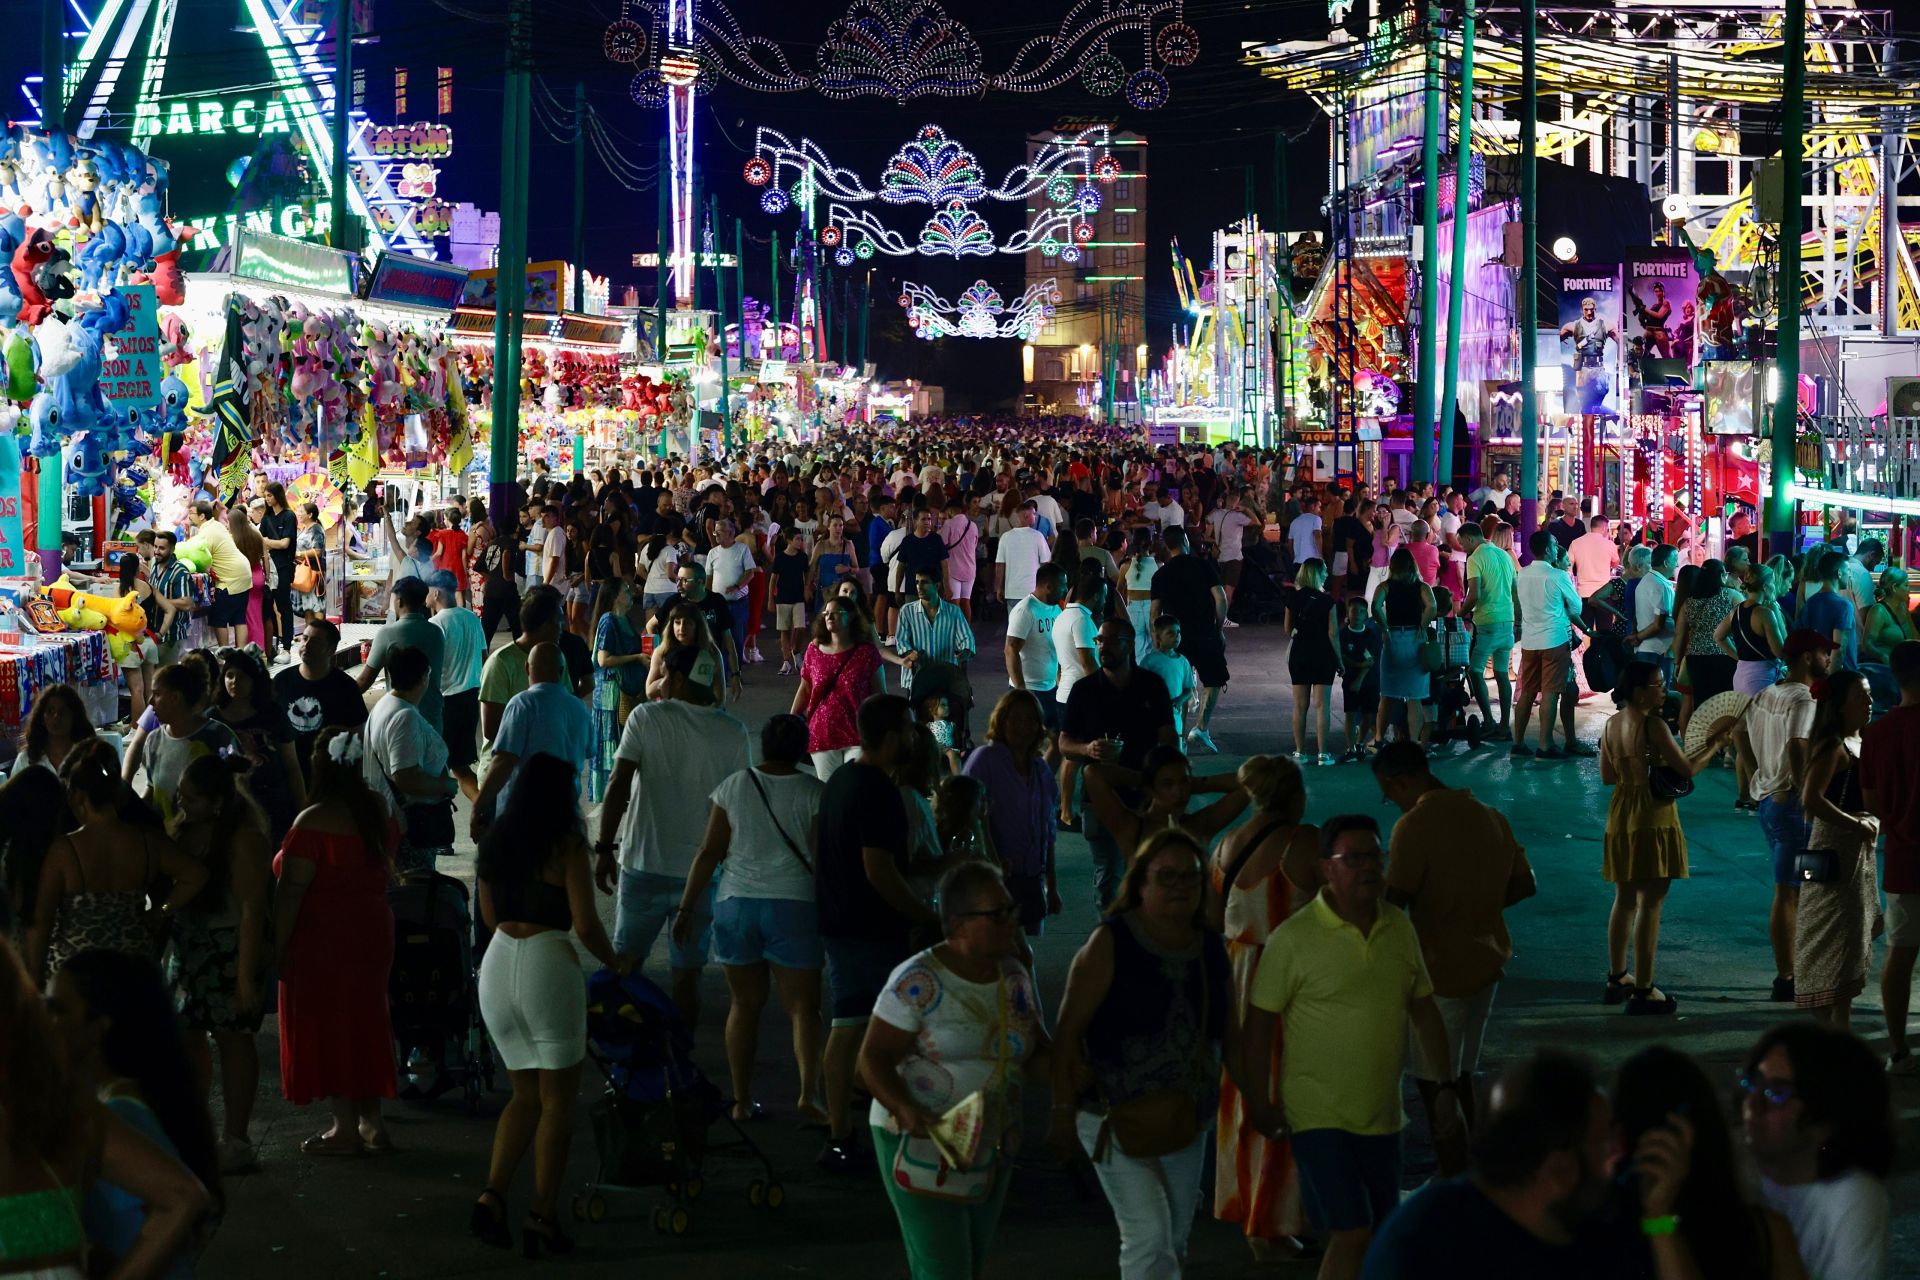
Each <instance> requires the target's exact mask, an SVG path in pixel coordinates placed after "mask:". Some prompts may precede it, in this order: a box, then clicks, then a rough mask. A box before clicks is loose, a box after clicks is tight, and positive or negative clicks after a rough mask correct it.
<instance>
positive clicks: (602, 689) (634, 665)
mask: <svg viewBox="0 0 1920 1280" xmlns="http://www.w3.org/2000/svg"><path fill="white" fill-rule="evenodd" d="M633 592H634V587H633V583H632V582H630V581H628V580H627V579H625V578H609V579H607V580H606V581H605V582H603V583H601V584H600V597H599V600H598V601H597V602H596V603H597V606H598V608H599V617H598V619H597V620H596V621H595V622H594V627H593V750H592V752H591V753H590V754H589V755H588V756H587V788H588V793H589V794H590V795H591V796H592V798H593V800H594V802H595V803H596V804H597V803H599V801H600V798H601V797H602V796H604V795H605V794H606V791H607V780H608V779H609V778H611V777H613V753H614V749H615V748H617V747H618V746H619V745H620V732H621V730H622V729H623V728H624V727H625V726H626V723H627V716H628V715H630V714H631V713H632V711H633V709H634V708H635V707H637V706H639V705H640V704H641V703H642V702H644V701H645V700H646V694H647V656H648V655H646V654H644V653H642V652H640V633H639V632H638V631H637V630H635V629H634V625H633V619H632V617H631V616H630V615H631V614H632V613H633V604H634V597H633Z"/></svg>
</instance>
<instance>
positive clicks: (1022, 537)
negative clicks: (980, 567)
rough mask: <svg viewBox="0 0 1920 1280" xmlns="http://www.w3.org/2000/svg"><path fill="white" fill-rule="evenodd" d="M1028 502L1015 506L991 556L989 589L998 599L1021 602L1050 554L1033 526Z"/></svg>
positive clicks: (1030, 590) (1031, 512) (1048, 548)
mask: <svg viewBox="0 0 1920 1280" xmlns="http://www.w3.org/2000/svg"><path fill="white" fill-rule="evenodd" d="M1034 514H1035V513H1034V506H1033V504H1032V503H1031V502H1029V503H1026V504H1025V505H1023V506H1020V507H1016V508H1015V509H1014V512H1013V527H1012V528H1010V529H1008V530H1007V531H1006V532H1005V533H1003V534H1001V535H1000V545H999V547H998V549H997V550H996V551H995V552H994V554H993V589H994V592H995V594H997V595H998V596H999V597H1000V598H1001V599H1002V600H1021V599H1024V598H1025V597H1027V596H1029V595H1032V594H1033V579H1034V575H1035V574H1036V573H1037V572H1039V569H1040V566H1041V565H1043V564H1045V563H1046V562H1047V560H1048V559H1049V558H1050V557H1051V556H1052V555H1053V551H1052V549H1051V548H1050V547H1048V546H1047V540H1046V538H1045V537H1044V536H1042V535H1041V533H1040V531H1039V530H1038V529H1036V528H1034V527H1033V517H1034Z"/></svg>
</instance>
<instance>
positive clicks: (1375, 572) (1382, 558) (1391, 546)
mask: <svg viewBox="0 0 1920 1280" xmlns="http://www.w3.org/2000/svg"><path fill="white" fill-rule="evenodd" d="M1385 511H1386V508H1385V507H1381V508H1379V509H1378V510H1377V511H1375V512H1374V517H1373V559H1372V560H1371V561H1369V562H1368V565H1367V606H1368V607H1369V608H1371V607H1372V606H1373V593H1374V592H1376V591H1378V590H1379V589H1380V584H1381V583H1383V582H1385V581H1386V580H1387V565H1388V564H1389V563H1390V562H1391V561H1392V560H1393V553H1394V552H1395V551H1396V550H1398V549H1399V547H1400V540H1401V538H1402V536H1403V535H1402V532H1401V529H1400V526H1399V525H1398V524H1396V523H1395V522H1394V521H1393V520H1392V519H1391V518H1388V517H1387V516H1386V515H1385V514H1384V513H1385Z"/></svg>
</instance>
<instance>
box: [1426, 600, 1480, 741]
mask: <svg viewBox="0 0 1920 1280" xmlns="http://www.w3.org/2000/svg"><path fill="white" fill-rule="evenodd" d="M1449 624H1451V625H1449ZM1432 636H1433V639H1432V640H1430V641H1429V642H1428V643H1430V644H1433V645H1437V646H1438V647H1439V651H1440V666H1439V669H1438V670H1436V671H1434V672H1433V673H1432V681H1431V697H1432V701H1433V741H1434V742H1435V743H1441V742H1464V743H1466V744H1467V745H1468V746H1473V747H1477V746H1479V745H1480V742H1481V739H1482V736H1483V735H1484V734H1485V732H1486V726H1485V725H1484V724H1482V723H1481V720H1480V712H1479V710H1478V705H1477V703H1476V701H1475V699H1474V696H1473V687H1472V684H1471V682H1470V681H1469V680H1468V677H1467V666H1468V664H1469V663H1470V662H1471V661H1472V656H1471V655H1472V652H1473V635H1472V633H1471V632H1469V631H1468V630H1467V629H1466V627H1465V626H1464V625H1463V624H1462V623H1461V621H1460V619H1458V618H1442V619H1441V620H1440V621H1439V622H1437V623H1435V624H1434V629H1433V632H1432Z"/></svg>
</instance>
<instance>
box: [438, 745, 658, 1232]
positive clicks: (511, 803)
mask: <svg viewBox="0 0 1920 1280" xmlns="http://www.w3.org/2000/svg"><path fill="white" fill-rule="evenodd" d="M579 794H580V784H579V779H578V778H576V777H575V776H574V770H573V766H571V765H569V764H567V763H566V762H565V761H563V760H560V759H558V758H556V757H554V756H550V755H545V754H542V755H535V756H529V757H528V758H527V759H525V760H522V761H521V762H520V764H519V767H518V768H517V769H516V770H515V771H514V775H513V777H512V778H511V779H509V780H508V783H507V789H506V791H505V793H504V794H503V795H502V796H501V798H500V806H499V816H498V817H497V818H495V820H494V824H493V827H492V828H491V829H490V830H489V831H488V832H487V835H486V838H485V839H484V840H482V841H481V842H480V856H479V860H478V864H477V868H476V869H477V871H478V873H479V884H480V918H481V919H482V920H483V921H485V923H486V925H487V927H488V928H490V929H492V930H493V939H492V941H490V942H489V943H488V944H487V958H486V959H485V960H483V961H482V962H481V964H480V1016H481V1017H482V1018H484V1019H485V1020H486V1024H487V1031H488V1033H489V1034H490V1035H491V1036H492V1037H493V1043H494V1047H495V1048H496V1049H497V1050H498V1051H499V1054H500V1063H501V1065H502V1066H504V1067H505V1068H506V1069H507V1075H508V1077H509V1078H510V1079H511V1080H512V1082H513V1097H512V1098H511V1099H509V1100H508V1102H507V1105H506V1109H505V1110H503V1111H502V1112H501V1113H500V1122H499V1124H498V1125H496V1126H495V1128H494V1131H493V1160H492V1163H491V1165H490V1167H489V1168H488V1171H487V1189H486V1190H485V1191H483V1192H481V1193H480V1198H479V1200H478V1201H476V1202H475V1204H474V1206H473V1220H472V1224H471V1225H472V1230H473V1234H474V1235H476V1236H478V1237H480V1239H481V1240H483V1241H485V1242H486V1243H487V1244H490V1245H494V1246H497V1247H499V1248H503V1249H510V1248H512V1247H513V1235H512V1232H511V1231H510V1230H509V1229H508V1227H507V1190H508V1188H509V1187H511V1186H512V1184H513V1175H514V1172H515V1170H517V1169H518V1168H519V1165H520V1158H521V1156H523V1155H525V1154H526V1151H527V1147H528V1146H529V1145H530V1144H531V1145H532V1146H533V1148H534V1157H533V1200H532V1202H531V1203H530V1204H529V1205H528V1208H527V1217H526V1221H525V1222H524V1223H523V1224H522V1230H523V1232H524V1234H525V1252H526V1256H527V1257H529V1258H538V1257H540V1254H541V1251H542V1249H545V1250H548V1251H550V1252H553V1253H567V1252H570V1251H571V1250H572V1248H573V1241H572V1240H570V1239H569V1238H567V1237H566V1236H565V1235H563V1234H561V1231H560V1224H559V1218H558V1216H557V1215H556V1214H555V1212H554V1203H555V1200H556V1198H557V1197H558V1195H559V1191H560V1179H561V1177H562V1175H563V1174H564V1173H565V1171H566V1167H567V1146H568V1143H569V1142H570V1141H571V1140H572V1137H573V1103H574V1097H575V1095H577V1094H578V1093H579V1087H580V1062H581V1060H582V1059H583V1058H585V1057H586V1056H587V981H586V975H585V974H584V973H583V972H582V971H581V968H580V958H579V954H578V953H577V952H576V951H575V949H574V945H573V941H572V939H571V938H569V937H568V936H567V935H568V933H569V932H571V933H573V934H574V935H576V936H578V937H579V939H580V941H581V943H582V944H583V945H584V946H585V947H586V949H587V951H588V952H589V953H591V954H592V956H593V957H594V959H596V960H598V961H599V962H600V963H601V964H603V965H606V966H607V967H608V968H609V969H612V970H613V971H614V972H615V973H618V974H620V975H621V976H623V977H624V976H625V975H626V974H627V973H629V972H631V971H632V970H633V968H634V959H633V957H631V956H620V955H615V954H614V951H613V944H612V943H611V942H609V941H608V940H607V931H606V929H605V928H604V927H603V926H602V925H601V923H600V916H599V914H598V913H597V912H596V911H595V910H594V905H593V878H592V872H591V870H590V868H589V866H588V850H587V835H586V827H585V825H584V824H583V823H582V821H581V818H580V812H579V805H578V801H577V800H576V801H574V802H572V806H571V809H572V812H571V814H570V815H567V814H564V813H563V814H560V815H556V813H555V811H554V806H555V805H556V804H561V805H563V806H564V805H566V804H567V801H565V800H562V799H559V798H560V797H567V796H576V797H577V796H578V795H579ZM556 817H558V818H559V819H560V820H559V821H556V820H555V819H556Z"/></svg>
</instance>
